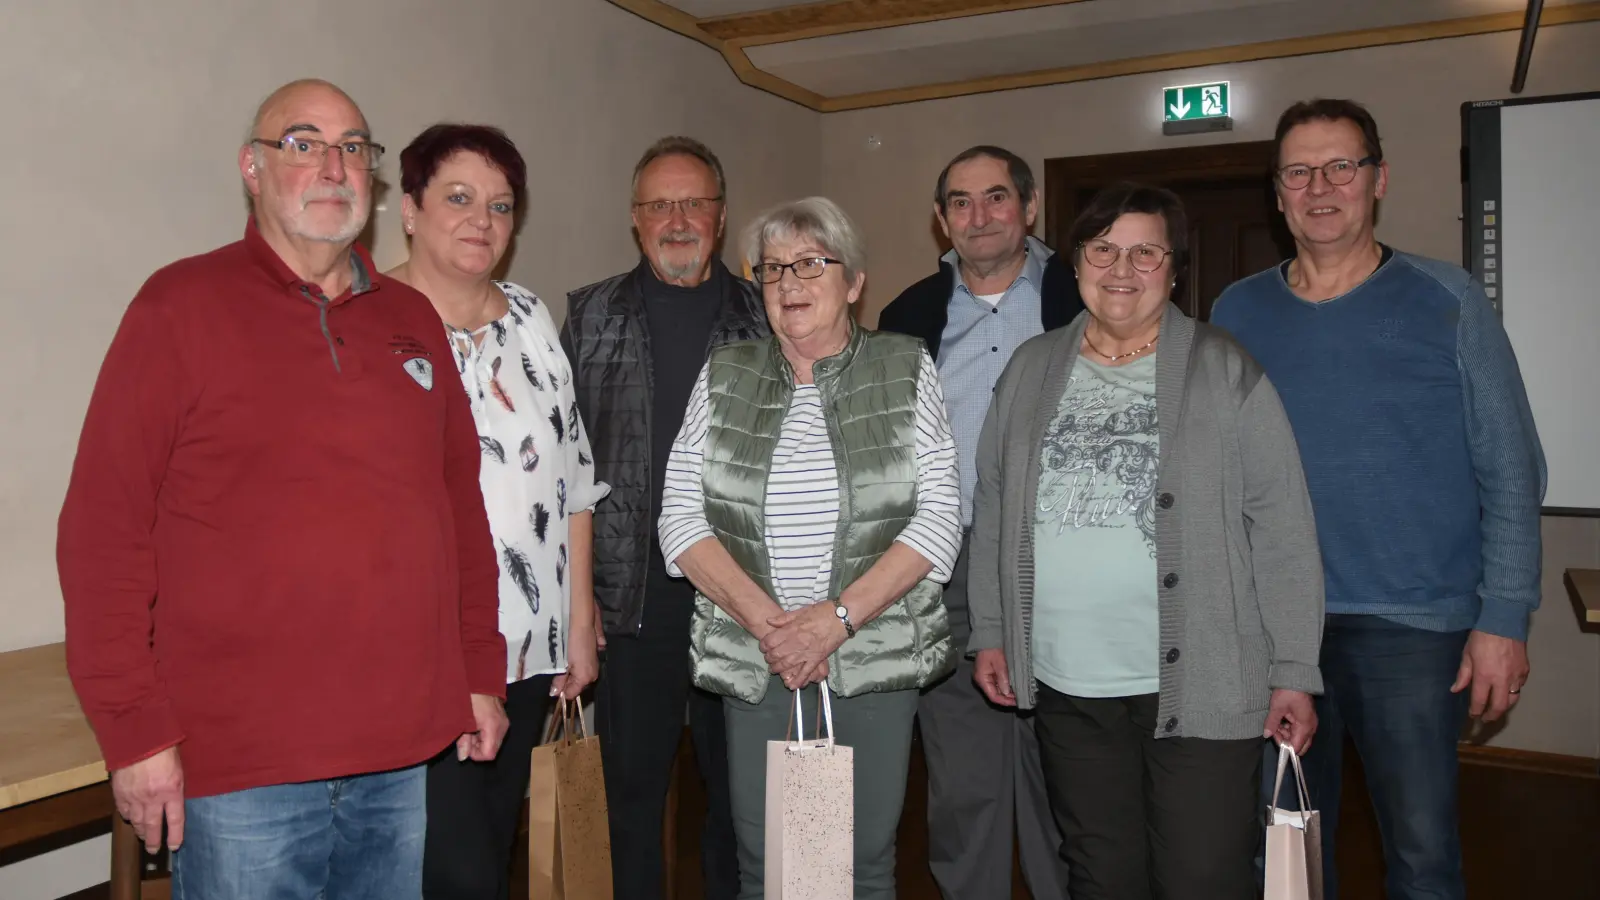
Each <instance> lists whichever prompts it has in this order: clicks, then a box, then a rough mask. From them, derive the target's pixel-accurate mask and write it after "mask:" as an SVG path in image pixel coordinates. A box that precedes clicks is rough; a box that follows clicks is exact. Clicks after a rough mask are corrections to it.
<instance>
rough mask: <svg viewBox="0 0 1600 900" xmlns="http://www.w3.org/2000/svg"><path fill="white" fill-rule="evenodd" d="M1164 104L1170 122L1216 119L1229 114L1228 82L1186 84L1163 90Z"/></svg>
mask: <svg viewBox="0 0 1600 900" xmlns="http://www.w3.org/2000/svg"><path fill="white" fill-rule="evenodd" d="M1161 93H1162V106H1163V107H1164V108H1165V110H1166V116H1165V118H1166V120H1167V121H1168V122H1182V121H1186V120H1188V119H1216V118H1221V117H1222V116H1226V115H1227V114H1228V83H1227V82H1226V81H1221V82H1218V83H1216V84H1186V85H1183V86H1182V87H1169V88H1165V89H1163V90H1162V92H1161Z"/></svg>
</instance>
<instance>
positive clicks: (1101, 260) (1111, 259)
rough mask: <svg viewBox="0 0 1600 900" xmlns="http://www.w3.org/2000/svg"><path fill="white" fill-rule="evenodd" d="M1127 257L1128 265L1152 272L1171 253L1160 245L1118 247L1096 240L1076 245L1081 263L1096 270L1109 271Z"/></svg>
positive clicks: (1141, 270) (1138, 269)
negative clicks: (1118, 261)
mask: <svg viewBox="0 0 1600 900" xmlns="http://www.w3.org/2000/svg"><path fill="white" fill-rule="evenodd" d="M1124 253H1126V254H1127V255H1128V264H1129V265H1131V266H1133V267H1134V269H1136V270H1137V271H1140V272H1146V273H1149V272H1154V271H1155V270H1157V269H1159V268H1161V265H1162V263H1165V262H1166V261H1167V257H1168V256H1171V255H1172V251H1171V250H1168V249H1167V248H1165V247H1163V246H1161V245H1160V244H1134V245H1133V246H1132V247H1119V246H1117V245H1116V244H1113V243H1111V242H1110V241H1102V240H1099V239H1098V238H1097V239H1095V240H1092V241H1084V242H1083V243H1081V244H1079V245H1078V254H1079V255H1080V256H1082V257H1083V261H1084V262H1086V263H1088V264H1089V265H1091V266H1094V267H1095V268H1097V269H1109V268H1111V267H1112V266H1114V265H1116V264H1117V260H1118V259H1120V258H1122V255H1123V254H1124Z"/></svg>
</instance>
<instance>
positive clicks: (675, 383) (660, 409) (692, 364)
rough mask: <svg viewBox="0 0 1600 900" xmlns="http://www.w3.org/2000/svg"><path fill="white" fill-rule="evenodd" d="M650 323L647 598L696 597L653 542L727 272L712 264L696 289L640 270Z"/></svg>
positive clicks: (646, 313)
mask: <svg viewBox="0 0 1600 900" xmlns="http://www.w3.org/2000/svg"><path fill="white" fill-rule="evenodd" d="M640 268H641V269H642V270H643V271H642V273H641V277H640V279H639V282H640V285H641V288H642V291H643V294H644V308H645V318H646V320H648V323H649V329H650V367H651V373H652V376H653V379H654V383H655V387H654V390H653V391H652V394H651V409H650V491H651V494H650V533H651V535H652V540H651V541H650V578H649V583H648V586H647V589H646V596H647V597H652V598H653V597H654V596H659V595H660V594H661V593H662V592H667V593H670V594H679V593H682V594H685V595H687V596H692V594H693V588H692V587H690V585H689V583H688V581H686V580H683V579H672V578H668V577H667V570H666V564H665V563H664V562H663V561H662V559H661V548H660V545H659V543H658V542H657V541H656V540H654V537H653V536H654V535H655V530H656V522H657V520H659V519H660V518H661V487H662V485H663V484H664V483H665V481H666V476H667V457H668V456H670V455H671V453H672V442H673V441H674V440H676V439H677V437H678V429H679V428H680V427H681V426H682V425H683V413H684V409H685V408H686V407H687V406H688V405H689V394H690V393H692V392H693V391H694V382H695V379H696V378H697V377H699V375H700V369H701V367H702V366H704V365H705V362H706V349H707V345H708V344H709V343H710V341H711V330H712V328H714V327H715V326H716V320H717V314H718V312H719V311H720V310H721V307H722V294H723V288H724V285H723V283H722V282H723V279H725V278H726V277H727V274H726V271H725V270H724V269H723V268H722V266H720V265H716V264H713V265H712V267H711V275H710V277H708V278H707V279H706V280H705V281H703V282H701V283H700V284H699V285H696V286H695V287H679V286H677V285H673V284H667V283H666V282H664V281H662V280H661V279H660V278H658V277H656V274H655V272H654V271H653V270H652V269H651V268H650V267H649V265H648V264H646V265H644V266H641V267H640Z"/></svg>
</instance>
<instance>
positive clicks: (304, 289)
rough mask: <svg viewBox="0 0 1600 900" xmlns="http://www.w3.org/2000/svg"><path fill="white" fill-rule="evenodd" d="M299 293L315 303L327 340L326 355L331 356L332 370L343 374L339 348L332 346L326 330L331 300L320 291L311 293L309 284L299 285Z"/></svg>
mask: <svg viewBox="0 0 1600 900" xmlns="http://www.w3.org/2000/svg"><path fill="white" fill-rule="evenodd" d="M300 294H301V295H302V296H304V297H305V298H306V299H307V300H309V301H311V302H312V303H314V304H316V306H317V318H318V321H319V323H320V324H321V325H322V339H323V340H325V341H327V342H328V355H329V356H332V357H333V371H335V372H338V373H340V374H343V373H344V368H343V367H342V366H340V365H339V348H338V347H336V346H334V343H333V332H332V331H330V330H328V307H330V306H332V305H333V301H332V300H329V299H328V297H327V295H326V294H323V293H322V292H321V291H318V292H317V293H315V294H313V293H311V288H310V286H309V285H304V284H302V285H300Z"/></svg>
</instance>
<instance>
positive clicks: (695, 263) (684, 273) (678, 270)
mask: <svg viewBox="0 0 1600 900" xmlns="http://www.w3.org/2000/svg"><path fill="white" fill-rule="evenodd" d="M705 264H706V260H705V257H704V256H696V257H694V258H693V259H691V260H689V261H688V262H684V263H677V264H674V263H672V262H670V261H668V260H667V258H666V255H665V254H660V255H658V256H656V268H658V269H660V270H661V274H663V275H665V276H667V277H668V278H669V279H673V280H680V279H684V278H688V277H689V276H691V275H694V274H696V273H698V272H699V271H700V268H701V267H702V266H704V265H705Z"/></svg>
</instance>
